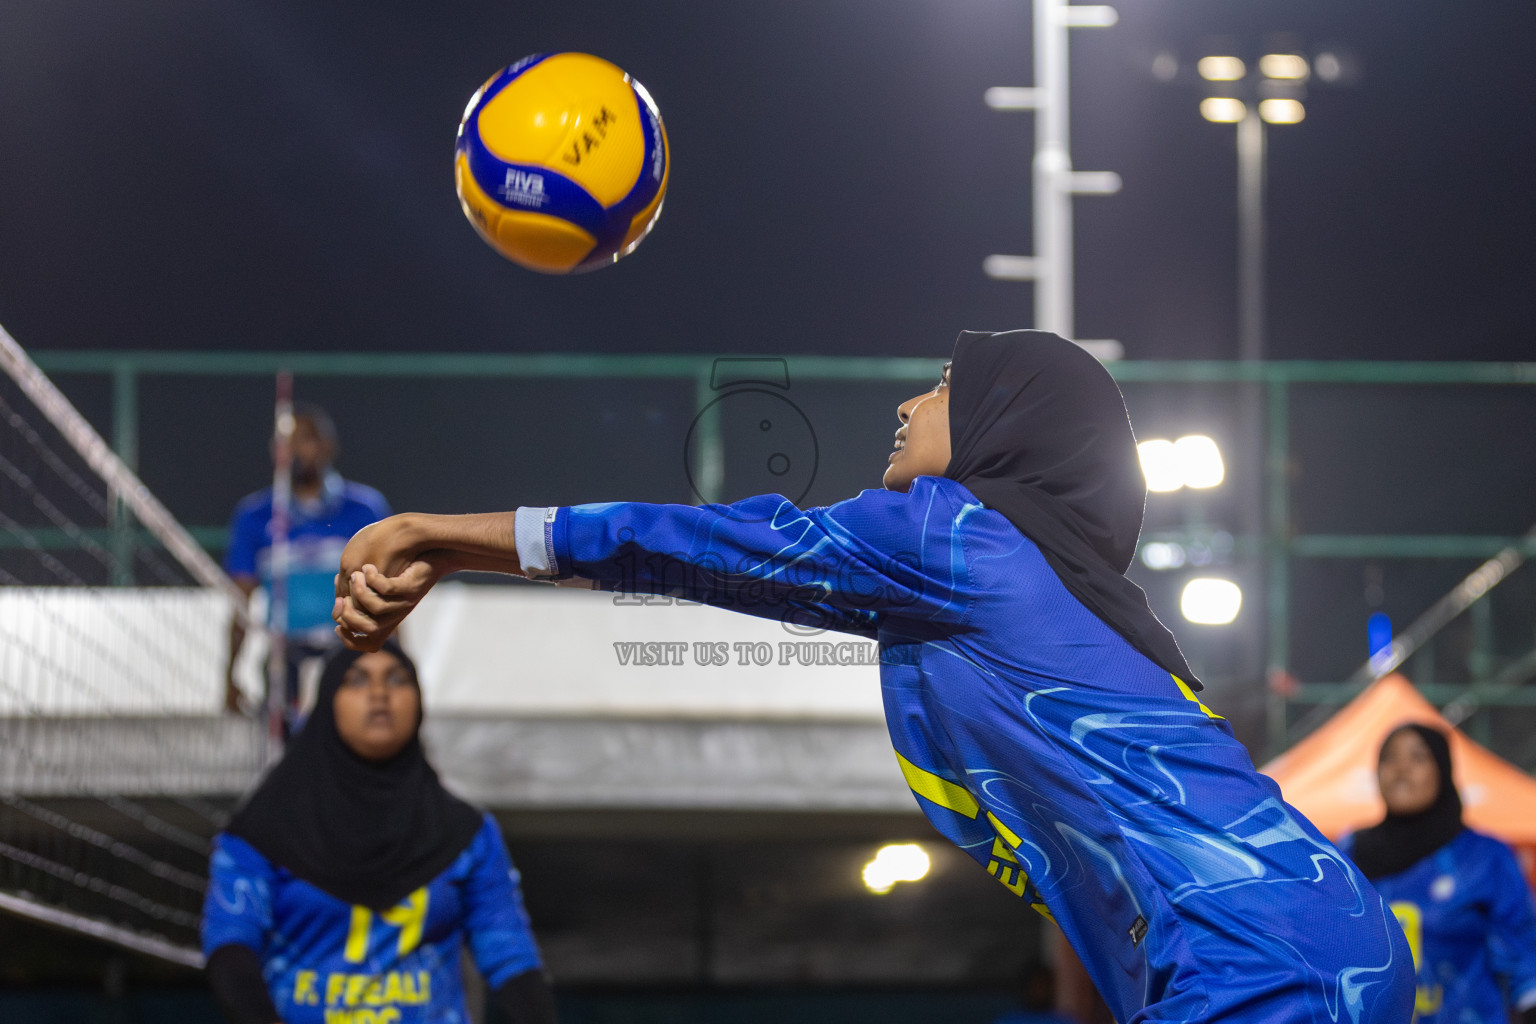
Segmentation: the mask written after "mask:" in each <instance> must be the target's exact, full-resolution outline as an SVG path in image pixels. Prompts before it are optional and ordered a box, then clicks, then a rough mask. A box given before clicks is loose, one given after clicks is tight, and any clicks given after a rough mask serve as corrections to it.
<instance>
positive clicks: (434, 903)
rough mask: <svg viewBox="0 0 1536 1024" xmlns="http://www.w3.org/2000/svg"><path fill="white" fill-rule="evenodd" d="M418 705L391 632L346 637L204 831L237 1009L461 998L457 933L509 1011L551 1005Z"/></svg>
mask: <svg viewBox="0 0 1536 1024" xmlns="http://www.w3.org/2000/svg"><path fill="white" fill-rule="evenodd" d="M421 720H422V712H421V688H420V684H419V682H418V680H417V678H416V667H415V665H413V664H412V663H411V660H410V658H408V657H407V656H406V654H405V652H404V651H402V650H401V649H400V647H399V646H398V645H397V644H395V643H394V642H393V641H391V642H390V643H388V644H386V645H385V646H384V647H383V648H382V650H381V651H379V652H377V653H372V654H364V653H361V652H358V651H348V650H343V651H340V652H339V653H337V654H336V655H334V656H333V657H332V658H331V659H330V660H329V661H328V662H327V663H326V665H325V669H324V672H323V673H322V675H321V678H320V686H319V693H318V695H317V697H316V701H315V706H314V710H313V711H312V712H311V714H310V716H309V719H308V720H307V721H306V722H305V723H304V725H303V728H302V729H301V730H300V731H299V732H298V734H297V735H296V736H295V737H294V738H293V739H292V740H291V741H290V743H289V745H288V749H287V751H286V752H285V753H284V755H283V759H282V760H281V761H279V762H278V764H277V765H276V767H274V768H273V769H272V771H271V772H270V773H269V774H268V775H267V777H266V778H265V779H263V780H262V782H261V784H260V785H259V786H258V787H257V788H256V790H255V792H253V793H252V794H251V796H250V797H249V798H248V799H247V800H246V801H245V803H244V805H243V806H242V807H241V808H240V809H239V810H238V811H236V813H235V815H234V818H233V819H232V820H231V822H230V824H229V827H228V828H227V829H225V831H224V832H223V833H222V834H221V835H220V836H219V837H218V839H217V840H216V846H215V852H214V856H213V859H212V864H211V871H210V874H211V878H210V882H209V889H208V897H207V900H206V902H205V905H204V919H203V944H204V949H205V952H206V953H207V955H208V974H209V982H210V985H211V987H212V988H213V990H214V994H215V996H216V997H217V999H218V1001H219V1003H220V1005H221V1006H222V1007H223V1009H224V1011H225V1014H226V1016H227V1017H228V1018H229V1019H230V1020H231V1021H232V1022H234V1024H273V1022H274V1021H277V1020H281V1021H283V1024H309V1022H314V1024H320V1022H322V1021H329V1020H331V1019H332V1018H333V1015H334V1011H344V1012H343V1013H342V1016H346V1013H349V1012H350V1010H351V1008H353V1007H356V1006H360V1005H361V1006H364V1007H366V1008H367V1012H368V1013H370V1014H375V1013H378V1014H382V1013H384V1011H385V1010H389V1011H390V1013H389V1014H388V1016H389V1019H390V1020H393V1021H397V1022H399V1024H413V1022H417V1021H426V1020H438V1019H440V1018H441V1015H443V1014H449V1015H451V1014H453V1013H462V1009H463V993H462V989H461V986H460V979H459V971H458V966H457V965H458V960H459V949H460V946H461V944H467V945H468V946H469V948H470V951H471V952H472V953H473V955H474V958H475V960H476V963H477V965H478V966H479V968H480V971H481V973H482V974H483V975H485V977H486V982H487V986H488V988H489V989H490V990H491V991H490V998H491V999H492V1000H493V1001H494V1002H495V1003H496V1004H497V1005H498V1006H499V1007H500V1008H501V1009H502V1010H503V1012H504V1013H505V1014H506V1015H507V1016H508V1017H509V1018H510V1019H511V1020H512V1021H514V1022H515V1024H551V1022H553V1020H554V1003H553V999H552V997H551V995H550V992H549V987H548V984H547V982H546V981H545V979H544V975H543V970H542V965H541V963H540V959H539V954H538V949H537V947H536V946H535V945H534V942H533V937H532V934H531V932H530V930H529V928H528V921H527V916H526V914H525V913H524V912H523V908H522V897H521V893H520V890H519V888H518V879H517V874H516V872H515V871H513V869H512V866H511V864H510V862H509V861H508V860H507V855H506V849H505V846H504V844H503V841H502V838H501V833H500V830H499V829H497V827H496V825H495V822H494V820H493V819H491V818H490V817H489V816H487V815H484V814H482V813H481V812H480V811H477V810H476V809H475V808H473V807H471V806H470V805H469V804H467V803H465V802H464V801H463V800H460V799H459V798H458V797H456V796H454V795H453V794H452V793H449V792H448V791H447V790H446V789H445V788H443V785H442V783H441V782H440V781H439V780H438V777H437V772H436V771H434V770H433V768H432V765H431V764H430V763H428V761H427V759H426V755H425V754H424V752H423V751H422V747H421V738H420V727H421ZM359 978H361V979H363V980H362V981H358V980H356V979H359ZM346 1019H349V1020H350V1019H352V1018H351V1017H350V1016H346ZM369 1019H372V1017H370V1018H369ZM379 1019H384V1018H383V1017H380V1018H379Z"/></svg>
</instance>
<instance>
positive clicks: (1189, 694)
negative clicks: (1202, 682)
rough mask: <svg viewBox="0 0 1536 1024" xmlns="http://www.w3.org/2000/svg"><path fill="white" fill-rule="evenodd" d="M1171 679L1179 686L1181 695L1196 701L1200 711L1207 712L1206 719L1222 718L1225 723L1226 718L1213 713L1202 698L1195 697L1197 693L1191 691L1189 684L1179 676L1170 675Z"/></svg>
mask: <svg viewBox="0 0 1536 1024" xmlns="http://www.w3.org/2000/svg"><path fill="white" fill-rule="evenodd" d="M1170 678H1171V679H1172V680H1173V681H1174V682H1176V683H1178V684H1179V692H1180V693H1182V694H1183V695H1184V696H1185V697H1187V698H1188V699H1190V700H1192V701H1194V702H1195V703H1196V704H1199V705H1200V710H1201V711H1204V712H1205V717H1207V718H1220V719H1222V720H1223V721H1225V720H1226V719H1225V717H1224V716H1222V715H1218V714H1217V713H1216V712H1214V711H1212V710H1211V709H1210V708H1208V707H1206V706H1205V705H1204V704H1203V703H1201V701H1200V698H1199V697H1196V696H1195V691H1194V690H1191V689H1190V688H1189V684H1188V683H1186V682H1185V681H1184V680H1182V679H1180V678H1179V677H1178V676H1174V675H1170Z"/></svg>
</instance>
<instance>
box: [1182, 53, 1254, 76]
mask: <svg viewBox="0 0 1536 1024" xmlns="http://www.w3.org/2000/svg"><path fill="white" fill-rule="evenodd" d="M1195 70H1196V71H1198V72H1199V73H1200V77H1201V78H1203V79H1205V80H1206V81H1207V82H1239V81H1242V78H1243V76H1244V75H1246V74H1247V73H1248V65H1246V64H1244V63H1243V59H1242V58H1241V57H1201V58H1200V60H1199V62H1198V63H1196V64H1195Z"/></svg>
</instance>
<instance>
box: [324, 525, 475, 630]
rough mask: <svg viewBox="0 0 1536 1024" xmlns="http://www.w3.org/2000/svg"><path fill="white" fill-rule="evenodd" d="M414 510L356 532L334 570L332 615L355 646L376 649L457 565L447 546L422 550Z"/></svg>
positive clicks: (422, 539)
mask: <svg viewBox="0 0 1536 1024" xmlns="http://www.w3.org/2000/svg"><path fill="white" fill-rule="evenodd" d="M414 518H415V517H412V516H410V515H399V516H391V517H390V518H388V519H384V520H381V521H379V522H377V523H374V524H373V525H371V526H367V527H364V528H363V529H361V530H359V531H358V532H357V533H356V534H354V535H353V537H352V539H351V540H350V541H349V542H348V543H347V547H346V550H344V551H343V552H342V555H341V571H340V572H338V573H337V574H336V602H335V604H334V605H333V607H332V609H331V617H332V618H333V619H335V620H336V634H337V635H338V636H339V637H341V640H342V642H343V643H344V644H346V645H347V646H348V647H350V648H351V649H353V650H354V651H377V650H378V649H379V648H380V647H381V646H383V644H384V641H385V640H387V639H388V638H389V637H390V635H391V634H392V633H394V631H395V629H396V627H398V626H399V625H400V623H401V622H402V621H403V620H404V619H405V617H406V616H407V615H409V614H410V613H411V610H412V609H414V608H415V607H416V605H417V604H419V603H420V602H421V599H422V598H424V597H426V596H427V593H428V592H429V591H430V590H431V589H432V587H433V586H434V585H435V584H436V583H437V581H438V580H439V579H441V578H442V577H443V576H445V575H447V574H448V573H449V572H451V571H453V566H452V565H450V564H449V563H450V559H449V558H448V552H445V551H424V550H422V549H421V548H422V544H423V543H424V542H425V538H424V537H423V536H422V531H420V530H419V529H417V528H416V526H417V524H416V523H415V522H414Z"/></svg>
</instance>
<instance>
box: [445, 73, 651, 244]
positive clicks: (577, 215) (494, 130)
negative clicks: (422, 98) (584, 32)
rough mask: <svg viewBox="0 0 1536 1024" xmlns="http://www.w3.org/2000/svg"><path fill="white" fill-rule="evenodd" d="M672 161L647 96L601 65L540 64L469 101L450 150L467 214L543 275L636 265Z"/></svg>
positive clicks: (490, 84)
mask: <svg viewBox="0 0 1536 1024" xmlns="http://www.w3.org/2000/svg"><path fill="white" fill-rule="evenodd" d="M670 156H671V154H670V153H669V152H668V149H667V132H666V129H665V128H664V127H663V126H662V123H661V112H660V111H659V110H657V108H656V103H655V102H654V101H653V100H652V99H651V96H650V94H649V93H648V92H646V90H645V87H644V86H642V85H641V84H640V83H639V82H637V81H635V80H634V79H633V78H631V77H630V76H629V75H627V74H625V73H624V71H623V70H622V69H620V68H618V67H616V66H614V65H613V64H610V63H609V62H608V61H606V60H603V59H602V58H600V57H594V56H592V55H590V54H586V53H554V54H534V55H533V56H531V57H524V58H523V59H522V60H520V61H518V62H517V63H515V64H512V65H510V66H508V67H506V68H504V69H502V70H501V71H498V72H497V73H496V74H495V75H493V76H491V78H490V80H489V81H487V82H486V83H485V84H484V85H482V86H481V87H480V88H479V90H478V91H476V93H475V94H474V96H472V97H471V98H470V101H469V106H468V107H466V108H465V110H464V118H463V120H462V121H460V122H459V136H458V142H457V143H456V144H455V146H454V185H455V188H456V189H457V191H458V194H459V203H460V205H461V206H462V207H463V208H464V215H465V216H466V217H468V218H469V222H470V223H471V224H473V225H474V226H475V230H476V231H478V232H480V236H481V237H482V238H484V239H485V240H486V241H487V242H488V243H490V245H491V248H493V249H495V250H496V251H497V252H499V253H501V254H502V255H503V256H505V257H506V258H507V259H509V260H511V261H512V262H514V263H516V264H518V265H519V266H523V267H527V268H528V269H529V270H537V271H540V272H542V273H546V274H570V273H579V272H581V271H585V270H595V269H597V268H598V267H603V266H607V265H608V264H610V263H613V262H615V261H617V260H618V259H620V258H621V257H623V256H627V255H629V254H630V253H631V252H633V251H634V250H635V247H636V246H638V245H639V244H640V243H641V241H643V240H644V238H645V236H646V235H647V234H648V233H649V232H650V230H651V227H652V225H654V224H655V223H656V216H657V214H659V213H660V212H661V202H662V199H663V197H664V196H665V195H666V191H667V175H668V171H669V169H670V168H669V165H670Z"/></svg>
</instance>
